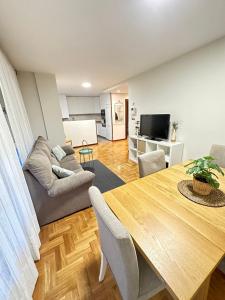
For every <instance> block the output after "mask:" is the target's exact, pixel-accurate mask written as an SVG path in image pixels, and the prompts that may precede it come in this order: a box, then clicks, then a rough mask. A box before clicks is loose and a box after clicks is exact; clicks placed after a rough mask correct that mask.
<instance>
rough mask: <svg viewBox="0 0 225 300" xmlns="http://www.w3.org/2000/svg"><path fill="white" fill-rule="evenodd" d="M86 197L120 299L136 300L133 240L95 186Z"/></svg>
mask: <svg viewBox="0 0 225 300" xmlns="http://www.w3.org/2000/svg"><path fill="white" fill-rule="evenodd" d="M89 196H90V200H91V203H92V205H93V208H94V210H95V214H96V217H97V221H98V227H99V233H100V242H101V250H102V252H103V255H104V256H105V258H106V260H107V262H108V264H109V266H110V269H111V271H112V273H113V275H114V277H115V279H116V282H117V284H118V287H119V290H120V293H121V296H122V298H123V299H124V300H136V299H137V297H138V293H139V269H138V261H137V255H136V250H135V247H134V244H133V241H132V239H131V237H130V235H129V233H128V232H127V230H126V229H125V228H124V227H123V225H122V224H121V223H120V221H119V220H118V219H117V217H116V216H115V215H114V214H113V212H112V211H111V210H110V208H109V207H108V205H107V204H106V202H105V200H104V198H103V196H102V194H101V193H100V191H99V190H98V189H97V188H96V187H90V188H89Z"/></svg>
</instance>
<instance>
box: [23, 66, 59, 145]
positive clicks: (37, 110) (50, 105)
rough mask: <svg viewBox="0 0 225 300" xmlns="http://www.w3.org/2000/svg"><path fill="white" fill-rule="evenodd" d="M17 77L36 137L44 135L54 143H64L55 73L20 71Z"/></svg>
mask: <svg viewBox="0 0 225 300" xmlns="http://www.w3.org/2000/svg"><path fill="white" fill-rule="evenodd" d="M17 78H18V82H19V85H20V89H21V92H22V95H23V99H24V103H25V107H26V110H27V113H28V118H29V121H30V123H31V128H32V131H33V134H34V136H35V138H37V137H38V136H39V135H42V136H44V137H46V138H47V139H49V141H50V143H51V144H52V145H56V144H64V141H65V134H64V129H63V123H62V116H61V110H60V106H59V97H58V91H57V86H56V80H55V75H53V74H45V73H32V72H22V71H19V72H17Z"/></svg>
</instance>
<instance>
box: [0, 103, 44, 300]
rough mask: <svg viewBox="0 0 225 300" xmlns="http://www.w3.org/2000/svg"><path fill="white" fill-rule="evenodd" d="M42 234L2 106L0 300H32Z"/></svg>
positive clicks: (0, 123)
mask: <svg viewBox="0 0 225 300" xmlns="http://www.w3.org/2000/svg"><path fill="white" fill-rule="evenodd" d="M39 231H40V228H39V225H38V222H37V218H36V214H35V211H34V207H33V204H32V200H31V198H30V195H29V192H28V188H27V185H26V182H25V178H24V176H23V172H22V169H21V166H20V163H19V160H18V157H17V153H16V149H15V145H14V142H13V139H12V137H11V134H10V130H9V127H8V124H7V122H6V119H5V117H4V113H3V111H2V108H1V106H0V299H5V300H7V299H13V300H17V299H18V300H21V299H26V300H27V299H29V300H30V299H32V292H33V289H34V286H35V283H36V280H37V276H38V274H37V270H36V267H35V264H34V260H37V259H39V247H40V240H39V237H38V233H39Z"/></svg>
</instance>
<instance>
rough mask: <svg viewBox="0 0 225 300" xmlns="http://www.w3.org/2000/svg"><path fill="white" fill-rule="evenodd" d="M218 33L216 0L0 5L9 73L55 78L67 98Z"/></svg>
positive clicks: (224, 21)
mask: <svg viewBox="0 0 225 300" xmlns="http://www.w3.org/2000/svg"><path fill="white" fill-rule="evenodd" d="M224 35H225V1H224V0H19V1H18V0H0V45H1V48H2V49H3V50H4V51H5V52H6V54H7V55H8V57H9V59H10V60H11V62H12V63H13V65H14V66H15V68H16V69H18V70H28V71H39V72H51V73H55V74H56V78H57V84H58V89H59V92H60V93H65V94H67V95H97V94H99V93H100V92H101V91H102V90H105V89H107V88H109V87H111V86H114V85H116V84H118V83H119V82H121V81H124V80H126V79H127V78H130V77H132V76H134V75H136V74H138V73H141V72H143V71H145V70H147V69H149V68H151V67H153V66H156V65H158V64H161V63H162V62H165V61H167V60H169V59H172V58H174V57H177V56H179V55H181V54H183V53H186V52H188V51H190V50H192V49H195V48H197V47H199V46H202V45H204V44H206V43H209V42H211V41H212V40H215V39H217V38H220V37H222V36H224ZM83 81H90V82H91V83H92V84H93V87H92V88H91V89H88V90H86V89H84V88H82V87H81V83H82V82H83Z"/></svg>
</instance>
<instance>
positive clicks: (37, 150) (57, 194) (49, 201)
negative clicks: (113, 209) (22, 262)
mask: <svg viewBox="0 0 225 300" xmlns="http://www.w3.org/2000/svg"><path fill="white" fill-rule="evenodd" d="M62 148H63V150H64V151H65V152H66V154H67V155H66V157H65V158H63V159H62V160H61V161H60V162H58V161H57V160H56V158H55V157H54V155H53V154H52V153H51V149H50V147H49V145H48V142H47V140H45V139H44V138H43V137H39V138H38V139H37V141H36V143H35V144H34V147H33V150H32V152H31V154H30V155H29V157H28V158H27V160H26V162H25V164H24V167H23V171H24V175H25V179H26V182H27V185H28V189H29V191H30V194H31V198H32V201H33V204H34V208H35V211H36V214H37V218H38V221H39V224H40V225H44V224H48V223H50V222H52V221H55V220H57V219H60V218H62V217H64V216H67V215H69V214H71V213H74V212H76V211H79V210H81V209H84V208H87V207H89V206H90V205H91V203H90V199H89V195H88V188H89V187H90V186H91V185H92V182H93V179H94V177H95V175H94V174H93V173H91V172H88V171H84V170H83V169H82V167H81V165H80V164H79V163H78V162H77V160H76V159H75V156H74V150H73V148H72V147H71V146H63V147H62ZM53 164H54V165H58V166H61V167H63V168H65V169H69V170H72V171H74V175H71V176H69V177H65V178H61V179H58V177H57V176H56V175H55V174H54V173H53V172H52V165H53Z"/></svg>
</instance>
